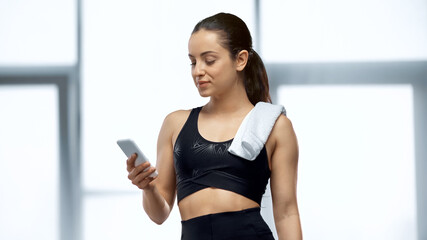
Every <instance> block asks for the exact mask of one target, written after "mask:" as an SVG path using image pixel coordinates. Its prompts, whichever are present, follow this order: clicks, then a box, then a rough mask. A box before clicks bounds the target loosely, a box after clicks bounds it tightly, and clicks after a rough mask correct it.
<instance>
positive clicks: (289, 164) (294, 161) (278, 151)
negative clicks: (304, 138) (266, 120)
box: [269, 115, 302, 240]
mask: <svg viewBox="0 0 427 240" xmlns="http://www.w3.org/2000/svg"><path fill="white" fill-rule="evenodd" d="M270 140H272V144H273V151H272V155H271V179H270V187H271V194H272V199H273V213H274V221H275V224H276V230H277V234H278V236H279V240H301V239H302V230H301V222H300V217H299V211H298V203H297V171H298V143H297V138H296V135H295V132H294V129H293V127H292V123H291V121H290V120H289V119H288V118H287V117H286V116H284V115H281V116H280V117H279V119H277V121H276V124H275V126H274V128H273V130H272V132H271V135H270V139H269V141H270Z"/></svg>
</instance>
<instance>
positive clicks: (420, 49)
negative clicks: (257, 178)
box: [0, 0, 427, 240]
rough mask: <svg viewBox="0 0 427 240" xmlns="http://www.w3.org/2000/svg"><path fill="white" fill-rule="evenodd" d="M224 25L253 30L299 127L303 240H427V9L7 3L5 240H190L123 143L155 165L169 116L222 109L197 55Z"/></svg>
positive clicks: (0, 18) (353, 0)
mask: <svg viewBox="0 0 427 240" xmlns="http://www.w3.org/2000/svg"><path fill="white" fill-rule="evenodd" d="M217 12H230V13H233V14H236V15H238V16H239V17H241V18H242V19H243V20H244V21H245V22H246V23H247V25H248V27H249V29H250V30H251V32H252V35H253V40H254V48H255V50H256V51H258V53H259V54H260V55H261V57H262V58H263V60H264V63H265V65H266V67H267V71H268V74H269V78H270V92H271V95H272V97H273V101H274V103H278V104H282V105H284V106H285V107H286V109H287V111H288V117H289V118H290V119H291V121H292V122H293V125H294V128H295V131H296V133H297V137H298V141H299V147H300V159H299V182H298V201H299V207H300V215H301V221H302V227H303V232H304V238H305V239H328V240H331V239H334V240H335V239H340V240H341V239H351V240H352V239H358V240H359V239H369V240H371V239H372V240H374V239H375V240H378V239H387V240H390V239H392V240H394V239H395V240H400V239H405V240H423V239H427V146H426V142H427V127H426V122H427V44H426V43H427V1H426V0H347V1H338V0H324V1H316V0H284V1H279V0H254V1H249V0H232V1H230V0H219V1H205V0H203V1H201V0H198V1H196V0H191V1H190V0H182V1H173V0H157V1H137V0H121V1H113V0H106V1H105V0H104V1H100V0H55V1H54V0H37V1H30V0H14V1H12V0H0V239H8V240H9V239H13V240H15V239H17V240H18V239H36V240H97V239H179V238H180V228H181V225H180V217H179V213H178V210H177V207H176V206H175V208H174V210H173V211H172V213H171V216H170V218H169V219H168V220H167V221H166V222H165V223H164V224H163V225H161V226H158V225H156V224H154V223H152V222H151V221H150V220H149V218H148V217H147V216H146V214H145V212H144V211H143V209H142V205H141V191H140V190H138V189H137V188H136V187H134V186H133V185H131V183H130V182H129V180H128V179H127V172H126V166H125V160H126V157H125V155H124V154H123V153H122V152H121V151H120V149H119V148H118V146H117V145H116V140H117V139H120V138H133V139H134V140H135V141H136V142H137V144H138V145H140V148H142V150H143V151H144V152H145V153H146V155H147V156H148V157H149V158H150V159H151V161H152V162H155V161H156V160H155V159H156V141H157V134H158V131H159V129H160V126H161V124H162V122H163V119H164V117H165V116H166V115H167V114H168V113H170V112H172V111H174V110H177V109H190V108H193V107H197V106H201V105H203V104H204V103H206V102H207V101H208V99H204V98H201V97H200V96H199V95H198V92H197V90H196V88H195V87H194V85H193V83H192V79H191V75H190V61H189V59H188V57H187V54H188V50H187V42H188V38H189V36H190V33H191V31H192V28H193V27H194V25H195V24H196V23H197V22H198V21H199V20H201V19H203V18H205V17H207V16H210V15H213V14H215V13H217ZM269 194H270V193H269V192H267V193H266V194H265V196H264V199H263V203H262V213H263V216H264V218H265V219H266V221H267V222H268V223H269V224H270V226H271V228H272V229H273V230H274V223H273V218H272V215H271V199H270V196H269Z"/></svg>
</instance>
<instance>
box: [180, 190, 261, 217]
mask: <svg viewBox="0 0 427 240" xmlns="http://www.w3.org/2000/svg"><path fill="white" fill-rule="evenodd" d="M178 207H179V212H180V214H181V219H182V220H183V221H185V220H188V219H191V218H195V217H199V216H203V215H207V214H212V213H221V212H233V211H241V210H243V209H248V208H254V207H259V204H258V203H256V202H254V201H253V200H251V199H249V198H246V197H244V196H242V195H239V194H237V193H234V192H231V191H227V190H223V189H219V188H212V187H209V188H205V189H202V190H200V191H197V192H195V193H193V194H191V195H189V196H187V197H185V198H184V199H182V200H181V201H180V202H179V203H178Z"/></svg>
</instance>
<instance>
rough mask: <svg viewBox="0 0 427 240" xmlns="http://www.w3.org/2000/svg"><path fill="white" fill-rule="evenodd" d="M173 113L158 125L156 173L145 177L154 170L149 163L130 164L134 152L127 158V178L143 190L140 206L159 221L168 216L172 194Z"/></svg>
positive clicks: (173, 194)
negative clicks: (136, 165)
mask: <svg viewBox="0 0 427 240" xmlns="http://www.w3.org/2000/svg"><path fill="white" fill-rule="evenodd" d="M173 115H174V114H173V113H172V114H169V115H168V116H167V117H166V118H165V120H164V122H163V125H162V128H161V130H160V133H159V137H158V141H157V162H156V168H157V171H158V173H159V174H158V176H157V177H155V178H151V177H148V176H149V175H150V174H151V173H152V172H154V171H155V170H156V168H154V167H150V168H149V170H148V171H145V172H144V171H143V170H144V169H146V168H147V167H149V165H148V163H145V165H144V164H141V165H140V166H138V167H133V166H134V162H135V159H136V156H135V155H133V156H132V157H131V158H129V159H128V164H127V169H128V171H129V176H128V178H129V179H130V180H131V181H132V183H133V184H134V185H136V186H137V187H138V188H140V189H142V190H143V207H144V210H145V212H146V213H147V215H148V216H149V217H150V219H151V220H152V221H153V222H155V223H157V224H162V223H163V222H164V221H165V220H166V219H167V218H168V216H169V214H170V212H171V210H172V207H173V204H174V201H175V196H176V187H175V181H176V180H175V170H174V165H173V142H172V141H173V140H172V139H173V136H174V134H175V135H176V133H175V132H176V119H175V117H174V116H173Z"/></svg>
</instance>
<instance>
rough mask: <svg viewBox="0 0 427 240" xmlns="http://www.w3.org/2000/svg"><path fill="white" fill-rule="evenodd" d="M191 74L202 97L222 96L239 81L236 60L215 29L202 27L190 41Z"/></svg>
mask: <svg viewBox="0 0 427 240" xmlns="http://www.w3.org/2000/svg"><path fill="white" fill-rule="evenodd" d="M188 51H189V54H188V56H189V57H190V61H191V75H192V76H193V80H194V84H195V85H196V87H197V89H198V90H199V93H200V95H201V96H202V97H208V96H221V95H222V94H224V93H226V92H227V91H230V89H232V88H233V87H236V86H237V85H238V83H239V78H238V74H237V72H238V71H237V69H236V62H235V61H234V60H233V59H231V57H230V53H229V51H228V50H227V49H225V48H223V47H222V46H221V45H220V44H219V35H218V33H217V32H215V31H208V30H204V29H201V30H199V31H198V32H196V33H194V34H193V35H191V37H190V40H189V42H188Z"/></svg>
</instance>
